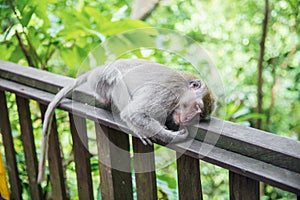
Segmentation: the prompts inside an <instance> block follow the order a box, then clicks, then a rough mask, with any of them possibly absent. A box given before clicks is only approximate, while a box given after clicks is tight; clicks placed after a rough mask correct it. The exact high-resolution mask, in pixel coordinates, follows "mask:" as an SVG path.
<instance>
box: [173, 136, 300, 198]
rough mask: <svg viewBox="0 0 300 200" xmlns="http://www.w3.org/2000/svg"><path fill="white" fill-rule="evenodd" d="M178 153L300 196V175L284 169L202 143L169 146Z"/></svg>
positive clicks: (189, 142)
mask: <svg viewBox="0 0 300 200" xmlns="http://www.w3.org/2000/svg"><path fill="white" fill-rule="evenodd" d="M169 147H170V148H172V149H174V150H175V151H177V152H182V153H183V152H184V153H185V155H189V156H191V157H193V158H198V159H201V160H204V161H206V162H209V163H212V164H215V165H218V166H221V167H223V168H225V169H229V170H230V171H232V172H235V173H237V174H240V175H243V176H246V177H249V178H251V179H254V180H258V181H262V182H265V183H267V184H270V185H273V186H275V187H278V188H281V189H283V190H287V191H290V192H293V193H295V194H300V176H299V173H296V172H293V171H289V170H287V169H283V168H280V167H277V166H274V165H271V164H269V163H265V162H262V161H259V160H255V159H253V158H249V157H247V156H243V155H241V154H237V153H234V152H230V151H227V150H224V149H221V148H218V147H215V146H212V145H209V144H206V143H202V142H200V141H197V140H194V141H186V142H183V143H178V144H176V145H169Z"/></svg>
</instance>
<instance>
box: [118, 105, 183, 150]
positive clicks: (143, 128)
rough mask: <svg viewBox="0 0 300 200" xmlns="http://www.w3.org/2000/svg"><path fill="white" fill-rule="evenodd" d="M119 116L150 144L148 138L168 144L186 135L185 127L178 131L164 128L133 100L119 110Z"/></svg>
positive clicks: (145, 142) (144, 141) (143, 140)
mask: <svg viewBox="0 0 300 200" xmlns="http://www.w3.org/2000/svg"><path fill="white" fill-rule="evenodd" d="M120 117H121V119H122V120H123V121H124V122H125V123H126V124H127V126H128V128H129V129H131V130H132V131H133V132H134V134H135V135H137V136H138V137H139V138H140V139H141V140H142V142H143V143H144V144H150V145H151V144H152V142H151V141H150V140H149V138H151V139H154V140H155V141H160V142H162V143H164V144H168V143H170V142H180V141H183V140H185V139H186V138H187V136H188V131H187V130H185V129H182V130H179V131H172V130H167V129H165V128H164V126H163V125H162V124H161V123H160V122H159V121H158V120H156V119H154V118H152V117H150V116H149V115H148V114H147V113H145V111H144V110H143V109H142V108H141V109H139V107H138V106H137V105H136V104H135V102H131V103H129V104H128V106H127V107H126V108H124V109H123V110H122V111H121V114H120Z"/></svg>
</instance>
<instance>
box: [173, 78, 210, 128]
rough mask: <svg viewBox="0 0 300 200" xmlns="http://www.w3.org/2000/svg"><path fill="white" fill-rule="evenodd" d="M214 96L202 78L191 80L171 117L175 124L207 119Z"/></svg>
mask: <svg viewBox="0 0 300 200" xmlns="http://www.w3.org/2000/svg"><path fill="white" fill-rule="evenodd" d="M215 101H216V98H215V96H214V95H213V94H212V92H211V90H210V89H209V88H208V87H207V84H206V83H205V82H204V81H202V80H198V79H196V80H191V81H190V82H189V83H188V87H187V90H186V91H185V92H184V93H183V95H182V96H181V98H180V99H179V103H178V105H177V107H176V109H175V110H174V113H173V119H174V121H175V123H176V124H177V125H187V124H189V123H190V122H192V121H194V119H199V121H200V120H209V119H210V115H211V113H212V112H213V111H214V108H215Z"/></svg>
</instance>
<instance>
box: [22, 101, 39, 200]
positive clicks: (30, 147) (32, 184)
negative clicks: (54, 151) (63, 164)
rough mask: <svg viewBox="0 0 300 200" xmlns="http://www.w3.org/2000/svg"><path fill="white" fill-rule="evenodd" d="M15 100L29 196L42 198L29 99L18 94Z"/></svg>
mask: <svg viewBox="0 0 300 200" xmlns="http://www.w3.org/2000/svg"><path fill="white" fill-rule="evenodd" d="M16 100H17V105H18V113H19V121H20V125H21V138H22V143H23V147H24V154H25V162H26V167H27V174H28V179H29V188H30V193H31V198H32V199H36V200H38V199H42V190H41V187H40V185H39V184H38V183H37V174H38V163H37V157H36V150H35V144H34V137H33V130H32V120H31V117H30V110H29V101H28V100H27V99H24V98H22V97H19V96H17V97H16Z"/></svg>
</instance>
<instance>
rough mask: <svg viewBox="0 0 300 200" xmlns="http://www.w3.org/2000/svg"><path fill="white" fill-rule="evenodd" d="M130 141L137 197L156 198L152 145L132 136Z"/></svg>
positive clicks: (140, 198)
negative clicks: (131, 143)
mask: <svg viewBox="0 0 300 200" xmlns="http://www.w3.org/2000/svg"><path fill="white" fill-rule="evenodd" d="M132 142H133V151H134V170H135V182H136V193H137V199H138V200H151V199H152V200H156V199H157V186H156V174H155V158H154V147H153V146H150V145H144V144H143V143H142V142H141V140H140V139H138V138H136V137H132Z"/></svg>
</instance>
